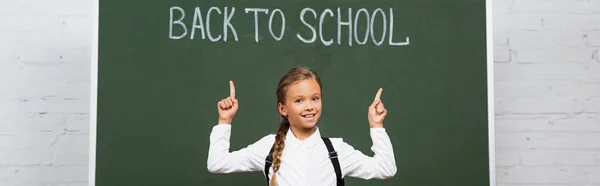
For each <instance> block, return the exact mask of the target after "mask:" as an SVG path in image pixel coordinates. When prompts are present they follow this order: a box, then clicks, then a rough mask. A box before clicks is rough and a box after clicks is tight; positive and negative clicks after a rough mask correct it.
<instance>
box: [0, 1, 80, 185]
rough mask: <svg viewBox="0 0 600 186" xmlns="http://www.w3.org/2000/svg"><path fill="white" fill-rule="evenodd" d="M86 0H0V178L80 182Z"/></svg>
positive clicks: (9, 182) (36, 182)
mask: <svg viewBox="0 0 600 186" xmlns="http://www.w3.org/2000/svg"><path fill="white" fill-rule="evenodd" d="M91 7H92V1H90V0H85V1H84V0H58V1H42V0H0V25H2V26H0V90H1V91H0V186H59V185H60V186H84V185H87V178H88V175H87V170H88V163H87V162H88V142H89V99H90V97H89V93H90V91H89V87H90V65H91V64H90V52H91V51H90V48H91V35H92V33H91V30H92V28H91V17H90V16H91V10H92V9H91Z"/></svg>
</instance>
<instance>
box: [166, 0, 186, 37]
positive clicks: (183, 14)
mask: <svg viewBox="0 0 600 186" xmlns="http://www.w3.org/2000/svg"><path fill="white" fill-rule="evenodd" d="M173 10H178V11H179V12H181V17H180V18H179V19H178V20H176V21H173ZM169 12H170V13H169V17H170V19H169V38H171V39H181V38H183V37H185V35H187V28H186V27H185V24H184V23H183V21H182V20H183V18H185V11H183V9H182V8H181V7H178V6H174V7H171V8H170V9H169ZM173 24H178V25H181V27H183V33H182V34H181V35H179V36H174V35H173Z"/></svg>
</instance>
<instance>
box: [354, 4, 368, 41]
mask: <svg viewBox="0 0 600 186" xmlns="http://www.w3.org/2000/svg"><path fill="white" fill-rule="evenodd" d="M361 12H362V13H364V14H365V16H366V19H365V20H366V21H367V24H366V26H367V28H366V29H365V37H363V38H364V39H363V40H362V41H361V40H360V39H358V18H360V13H361ZM370 21H371V20H370V19H369V11H367V9H364V8H361V9H359V10H358V11H357V12H356V17H354V40H356V43H358V44H359V45H364V44H365V43H367V40H368V39H369V31H370V30H371V29H370V27H371V24H369V22H370Z"/></svg>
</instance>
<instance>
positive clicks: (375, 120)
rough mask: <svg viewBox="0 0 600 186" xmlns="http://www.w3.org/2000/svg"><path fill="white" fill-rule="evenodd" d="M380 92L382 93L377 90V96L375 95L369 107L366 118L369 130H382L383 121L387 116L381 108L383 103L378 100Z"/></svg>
mask: <svg viewBox="0 0 600 186" xmlns="http://www.w3.org/2000/svg"><path fill="white" fill-rule="evenodd" d="M381 91H383V89H382V88H379V91H377V95H375V100H373V103H372V104H371V106H369V114H368V118H369V126H370V127H371V128H383V120H384V119H385V116H386V115H387V110H386V109H385V107H383V103H382V102H381V99H380V97H381Z"/></svg>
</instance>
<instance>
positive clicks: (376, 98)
mask: <svg viewBox="0 0 600 186" xmlns="http://www.w3.org/2000/svg"><path fill="white" fill-rule="evenodd" d="M381 91H383V88H379V91H377V94H376V95H375V100H378V99H379V98H380V97H381Z"/></svg>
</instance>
